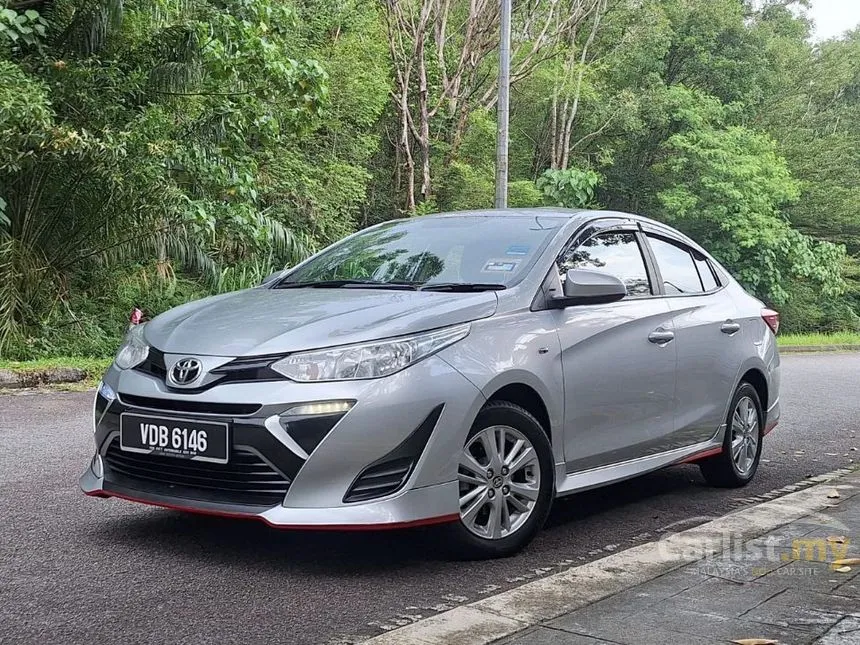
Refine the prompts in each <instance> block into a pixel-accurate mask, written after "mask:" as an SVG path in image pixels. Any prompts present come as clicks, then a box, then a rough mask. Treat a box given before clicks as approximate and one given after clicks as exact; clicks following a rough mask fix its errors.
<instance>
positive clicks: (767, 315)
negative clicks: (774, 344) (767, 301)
mask: <svg viewBox="0 0 860 645" xmlns="http://www.w3.org/2000/svg"><path fill="white" fill-rule="evenodd" d="M761 319H762V320H763V321H764V322H765V324H766V325H767V326H768V327H770V330H771V331H772V332H773V333H774V334H776V333H778V332H779V312H778V311H774V310H773V309H762V310H761Z"/></svg>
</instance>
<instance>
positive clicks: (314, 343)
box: [144, 288, 497, 356]
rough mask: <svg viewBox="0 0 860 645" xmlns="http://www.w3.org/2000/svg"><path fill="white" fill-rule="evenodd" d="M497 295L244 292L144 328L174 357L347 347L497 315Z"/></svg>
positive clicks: (176, 312)
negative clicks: (347, 345) (350, 344)
mask: <svg viewBox="0 0 860 645" xmlns="http://www.w3.org/2000/svg"><path fill="white" fill-rule="evenodd" d="M496 305H497V298H496V294H495V293H494V292H491V291H485V292H479V293H439V292H431V291H400V290H397V291H395V290H383V289H355V288H341V289H301V288H299V289H265V288H256V289H246V290H244V291H236V292H233V293H227V294H222V295H219V296H212V297H210V298H204V299H203V300H197V301H195V302H190V303H188V304H185V305H182V306H180V307H176V308H175V309H171V310H170V311H167V312H165V313H163V314H161V315H160V316H157V317H156V318H154V319H153V320H152V321H151V322H149V323H148V324H147V325H146V329H145V332H144V335H145V337H146V340H147V342H149V343H150V344H151V345H152V346H153V347H155V348H157V349H159V350H161V351H163V352H166V353H170V354H196V355H212V356H253V355H257V354H277V353H285V352H294V351H298V350H303V349H314V348H318V347H329V346H333V345H345V344H349V343H356V342H362V341H368V340H376V339H379V338H387V337H390V336H400V335H403V334H409V333H413V332H419V331H425V330H428V329H435V328H438V327H445V326H447V325H455V324H458V323H463V322H468V321H470V320H477V319H479V318H486V317H488V316H492V315H493V314H494V313H495V311H496Z"/></svg>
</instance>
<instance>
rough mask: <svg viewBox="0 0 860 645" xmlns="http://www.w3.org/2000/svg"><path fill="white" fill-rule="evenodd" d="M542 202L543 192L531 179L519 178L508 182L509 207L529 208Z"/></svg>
mask: <svg viewBox="0 0 860 645" xmlns="http://www.w3.org/2000/svg"><path fill="white" fill-rule="evenodd" d="M542 203H543V194H542V193H541V191H540V190H538V188H537V186H535V183H534V182H533V181H529V180H527V179H526V180H520V181H512V182H511V183H509V184H508V206H510V207H511V208H531V207H534V206H540V205H541V204H542Z"/></svg>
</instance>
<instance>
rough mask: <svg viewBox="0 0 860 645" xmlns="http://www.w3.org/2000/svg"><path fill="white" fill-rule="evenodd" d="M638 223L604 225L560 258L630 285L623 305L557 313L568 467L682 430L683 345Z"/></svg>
mask: <svg viewBox="0 0 860 645" xmlns="http://www.w3.org/2000/svg"><path fill="white" fill-rule="evenodd" d="M646 257H649V256H647V254H646V253H644V252H643V240H642V239H641V233H640V232H639V230H638V227H637V226H636V225H635V223H634V222H630V221H625V220H612V221H604V222H600V223H598V224H597V225H595V226H592V227H589V228H588V229H586V230H585V231H583V232H581V233H579V234H577V235H576V236H574V238H572V239H571V240H570V242H569V244H568V245H567V247H566V248H565V249H564V251H562V253H561V254H560V255H559V257H558V260H557V262H556V268H557V270H558V272H559V281H563V280H564V276H565V274H566V273H567V271H568V270H570V269H592V270H598V271H604V272H606V273H610V274H612V275H614V276H616V277H618V278H619V279H621V280H622V281H623V282H624V283H625V285H626V286H627V293H628V295H627V296H626V297H625V298H624V299H623V300H620V301H618V302H613V303H610V304H597V305H579V306H571V307H567V308H565V309H559V310H556V312H555V315H556V316H557V319H556V322H557V329H558V335H559V340H560V342H561V352H562V373H563V377H564V454H565V462H566V466H567V472H576V471H581V470H587V469H590V468H596V467H600V466H605V465H609V464H614V463H618V462H622V461H627V460H630V459H635V458H637V457H642V456H645V455H649V454H653V453H656V452H661V451H662V450H665V449H666V446H667V442H668V441H670V440H671V435H672V432H673V430H674V407H675V406H674V395H675V371H676V360H677V356H676V350H675V343H674V342H673V327H672V313H671V309H670V307H669V304H668V303H667V302H666V300H665V298H662V297H660V296H659V295H658V290H657V289H656V287H655V286H653V284H652V283H653V270H652V269H650V268H649V262H650V260H646Z"/></svg>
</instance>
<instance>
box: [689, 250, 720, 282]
mask: <svg viewBox="0 0 860 645" xmlns="http://www.w3.org/2000/svg"><path fill="white" fill-rule="evenodd" d="M693 260H695V262H696V268H697V269H698V270H699V278H701V280H702V286H703V287H704V288H705V291H713V290H714V289H716V288H717V287H719V286H720V284H719V283H718V282H717V279H716V277H714V270H713V269H712V268H711V263H710V262H708V260H707V259H706V258H705V256H704V255H699V254H698V253H696V252H695V251H693Z"/></svg>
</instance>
